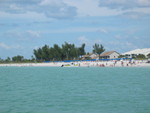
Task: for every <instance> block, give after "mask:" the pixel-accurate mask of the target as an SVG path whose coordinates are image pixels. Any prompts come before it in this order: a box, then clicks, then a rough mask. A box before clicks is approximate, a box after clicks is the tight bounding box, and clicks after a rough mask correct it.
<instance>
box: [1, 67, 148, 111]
mask: <svg viewBox="0 0 150 113" xmlns="http://www.w3.org/2000/svg"><path fill="white" fill-rule="evenodd" d="M0 113H150V68H149V67H148V68H142V67H136V68H131V67H130V68H129V67H126V68H125V67H118V68H117V67H115V68H113V67H112V68H100V67H89V68H88V67H79V68H78V67H70V68H69V67H62V68H61V67H0Z"/></svg>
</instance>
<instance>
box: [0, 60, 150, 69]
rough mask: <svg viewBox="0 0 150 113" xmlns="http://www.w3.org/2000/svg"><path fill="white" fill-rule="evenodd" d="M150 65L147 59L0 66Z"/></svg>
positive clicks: (4, 65) (0, 65)
mask: <svg viewBox="0 0 150 113" xmlns="http://www.w3.org/2000/svg"><path fill="white" fill-rule="evenodd" d="M7 66H13V67H150V63H147V61H146V60H144V61H143V60H135V61H133V62H129V61H78V62H67V63H66V62H50V63H12V64H0V67H7Z"/></svg>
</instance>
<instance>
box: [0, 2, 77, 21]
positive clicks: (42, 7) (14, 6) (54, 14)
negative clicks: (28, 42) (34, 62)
mask: <svg viewBox="0 0 150 113" xmlns="http://www.w3.org/2000/svg"><path fill="white" fill-rule="evenodd" d="M0 11H2V12H7V13H11V14H16V13H18V14H22V13H27V12H36V13H41V14H45V15H46V16H47V17H51V18H59V19H62V18H72V17H74V16H76V8H75V7H73V6H69V5H67V4H65V3H64V2H63V1H61V0H57V1H56V0H0Z"/></svg>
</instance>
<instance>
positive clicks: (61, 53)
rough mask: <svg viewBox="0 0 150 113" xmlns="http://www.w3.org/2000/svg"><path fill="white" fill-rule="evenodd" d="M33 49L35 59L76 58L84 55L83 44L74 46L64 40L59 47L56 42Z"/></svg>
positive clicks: (56, 59)
mask: <svg viewBox="0 0 150 113" xmlns="http://www.w3.org/2000/svg"><path fill="white" fill-rule="evenodd" d="M33 51H34V52H33V53H34V55H35V58H36V60H37V61H62V60H77V59H79V58H80V56H82V55H85V44H82V45H81V47H76V46H75V45H74V44H69V43H67V42H65V44H63V45H62V46H61V47H60V46H59V45H57V44H54V45H53V47H49V46H48V45H45V46H43V47H41V48H38V49H34V50H33Z"/></svg>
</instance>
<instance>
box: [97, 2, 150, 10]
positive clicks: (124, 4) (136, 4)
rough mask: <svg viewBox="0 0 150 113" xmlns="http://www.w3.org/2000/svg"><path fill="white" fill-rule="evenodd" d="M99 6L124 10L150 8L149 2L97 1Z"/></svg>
mask: <svg viewBox="0 0 150 113" xmlns="http://www.w3.org/2000/svg"><path fill="white" fill-rule="evenodd" d="M99 6H100V7H109V8H113V9H117V8H119V9H124V10H126V9H128V8H135V7H150V0H99Z"/></svg>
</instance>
